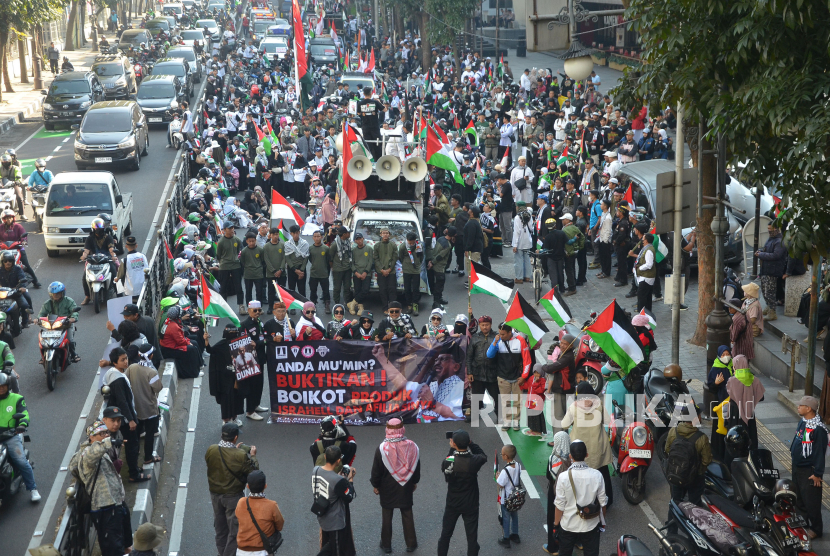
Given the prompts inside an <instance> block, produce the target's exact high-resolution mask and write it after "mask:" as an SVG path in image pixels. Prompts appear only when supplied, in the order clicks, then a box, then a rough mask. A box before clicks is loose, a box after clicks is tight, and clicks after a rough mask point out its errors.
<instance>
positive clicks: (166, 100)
mask: <svg viewBox="0 0 830 556" xmlns="http://www.w3.org/2000/svg"><path fill="white" fill-rule="evenodd" d="M185 100H187V92H186V91H185V88H184V85H183V84H182V82H181V80H180V79H179V78H178V77H176V76H175V75H151V76H149V77H148V78H147V79H145V80H143V81H142V82H141V86H140V87H139V88H138V94H136V102H137V103H138V106H139V107H141V111H142V112H143V113H144V116H145V118H147V125H150V126H151V125H154V124H167V123H169V122H170V121H171V120H172V119H173V111H175V110H176V109H177V108H178V107H179V105H180V104H181V103H182V102H183V101H185Z"/></svg>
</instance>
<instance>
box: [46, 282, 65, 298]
mask: <svg viewBox="0 0 830 556" xmlns="http://www.w3.org/2000/svg"><path fill="white" fill-rule="evenodd" d="M65 291H66V286H65V285H64V284H63V282H52V283H51V284H49V294H50V295H51V294H55V293H64V292H65Z"/></svg>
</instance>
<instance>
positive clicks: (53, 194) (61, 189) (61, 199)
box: [46, 183, 112, 216]
mask: <svg viewBox="0 0 830 556" xmlns="http://www.w3.org/2000/svg"><path fill="white" fill-rule="evenodd" d="M93 212H94V213H100V212H104V213H110V214H112V196H111V194H110V191H109V185H108V184H106V183H77V184H72V183H69V184H63V183H55V184H52V187H50V188H49V199H48V200H47V201H46V214H47V215H51V216H70V215H78V214H84V213H93Z"/></svg>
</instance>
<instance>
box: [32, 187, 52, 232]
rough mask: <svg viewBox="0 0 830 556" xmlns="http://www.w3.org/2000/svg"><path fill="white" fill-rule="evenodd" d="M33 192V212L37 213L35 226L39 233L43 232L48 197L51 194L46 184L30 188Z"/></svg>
mask: <svg viewBox="0 0 830 556" xmlns="http://www.w3.org/2000/svg"><path fill="white" fill-rule="evenodd" d="M29 191H31V192H32V211H33V212H34V213H35V224H36V225H37V228H36V230H37V232H38V233H42V232H43V215H44V213H45V212H46V196H47V195H48V194H49V186H48V185H45V184H40V185H33V186H32V187H30V188H29Z"/></svg>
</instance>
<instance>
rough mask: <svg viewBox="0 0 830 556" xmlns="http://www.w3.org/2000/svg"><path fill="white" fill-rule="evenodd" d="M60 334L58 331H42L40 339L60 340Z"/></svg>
mask: <svg viewBox="0 0 830 556" xmlns="http://www.w3.org/2000/svg"><path fill="white" fill-rule="evenodd" d="M61 334H63V332H61V331H60V330H44V331H42V332H41V333H40V336H41V338H60V337H61Z"/></svg>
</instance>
